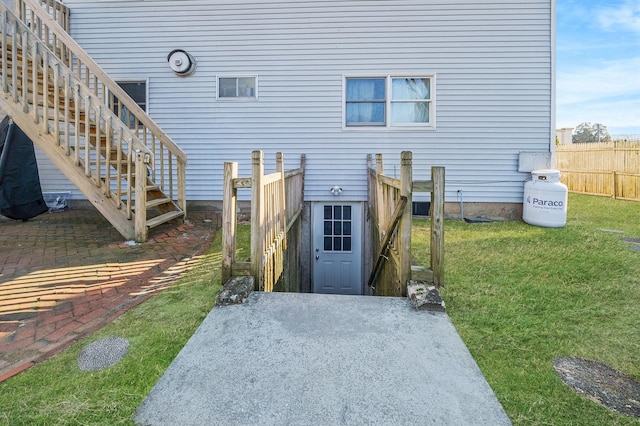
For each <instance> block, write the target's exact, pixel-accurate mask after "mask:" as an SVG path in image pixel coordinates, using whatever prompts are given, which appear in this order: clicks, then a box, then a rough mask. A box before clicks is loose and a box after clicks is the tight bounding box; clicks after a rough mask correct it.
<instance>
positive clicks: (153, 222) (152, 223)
mask: <svg viewBox="0 0 640 426" xmlns="http://www.w3.org/2000/svg"><path fill="white" fill-rule="evenodd" d="M183 215H184V213H183V212H182V211H172V212H169V213H165V214H161V215H160V216H156V217H154V218H151V219H147V228H149V229H151V228H153V227H156V226H158V225H162V224H163V223H166V222H169V221H170V220H173V219H177V218H178V217H180V216H183Z"/></svg>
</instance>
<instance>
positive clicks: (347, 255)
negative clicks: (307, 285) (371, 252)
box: [311, 202, 362, 295]
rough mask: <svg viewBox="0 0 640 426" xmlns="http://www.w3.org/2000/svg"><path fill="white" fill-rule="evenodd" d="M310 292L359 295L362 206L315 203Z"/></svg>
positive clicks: (355, 204) (360, 287) (360, 282)
mask: <svg viewBox="0 0 640 426" xmlns="http://www.w3.org/2000/svg"><path fill="white" fill-rule="evenodd" d="M311 217H312V223H313V249H312V257H313V259H312V262H313V266H312V268H313V292H314V293H332V294H353V295H360V294H362V203H335V202H334V203H314V204H313V211H312V215H311Z"/></svg>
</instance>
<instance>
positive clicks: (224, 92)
mask: <svg viewBox="0 0 640 426" xmlns="http://www.w3.org/2000/svg"><path fill="white" fill-rule="evenodd" d="M256 80H257V78H256V77H255V76H244V77H240V76H238V77H235V76H234V77H218V99H256V98H257V87H256V86H257V84H256Z"/></svg>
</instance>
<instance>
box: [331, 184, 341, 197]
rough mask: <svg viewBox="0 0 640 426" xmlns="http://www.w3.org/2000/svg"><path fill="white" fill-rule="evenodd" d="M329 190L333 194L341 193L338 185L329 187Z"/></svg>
mask: <svg viewBox="0 0 640 426" xmlns="http://www.w3.org/2000/svg"><path fill="white" fill-rule="evenodd" d="M329 191H331V193H332V194H333V195H340V194H342V188H340V187H339V186H337V185H336V186H334V187H333V188H331V189H329Z"/></svg>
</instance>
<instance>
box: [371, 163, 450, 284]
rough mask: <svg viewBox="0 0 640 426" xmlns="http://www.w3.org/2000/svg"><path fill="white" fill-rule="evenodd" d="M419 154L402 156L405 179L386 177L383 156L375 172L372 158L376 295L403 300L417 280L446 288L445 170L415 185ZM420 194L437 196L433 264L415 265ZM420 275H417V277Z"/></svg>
mask: <svg viewBox="0 0 640 426" xmlns="http://www.w3.org/2000/svg"><path fill="white" fill-rule="evenodd" d="M412 162H413V155H412V153H411V152H409V151H404V152H402V153H401V164H400V179H396V178H393V177H390V176H387V175H385V174H384V167H383V163H382V154H377V155H376V164H375V168H373V166H372V164H371V163H372V159H371V156H369V157H368V159H367V163H368V170H369V214H370V217H371V235H372V239H373V244H374V253H375V258H374V259H373V265H374V266H373V269H372V271H371V275H370V276H369V282H368V284H369V286H370V287H372V293H374V294H376V295H380V296H402V295H403V294H404V293H406V286H407V282H408V281H409V280H410V279H416V278H417V275H418V272H420V280H424V281H428V282H430V283H431V284H434V285H436V286H443V285H444V167H432V168H431V180H428V181H414V180H413V172H412V167H413V166H412ZM414 192H429V193H430V194H431V211H430V216H431V265H430V267H429V268H423V267H421V266H419V265H412V260H413V259H412V257H411V225H412V211H411V207H412V198H413V193H414ZM413 275H415V276H413Z"/></svg>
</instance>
